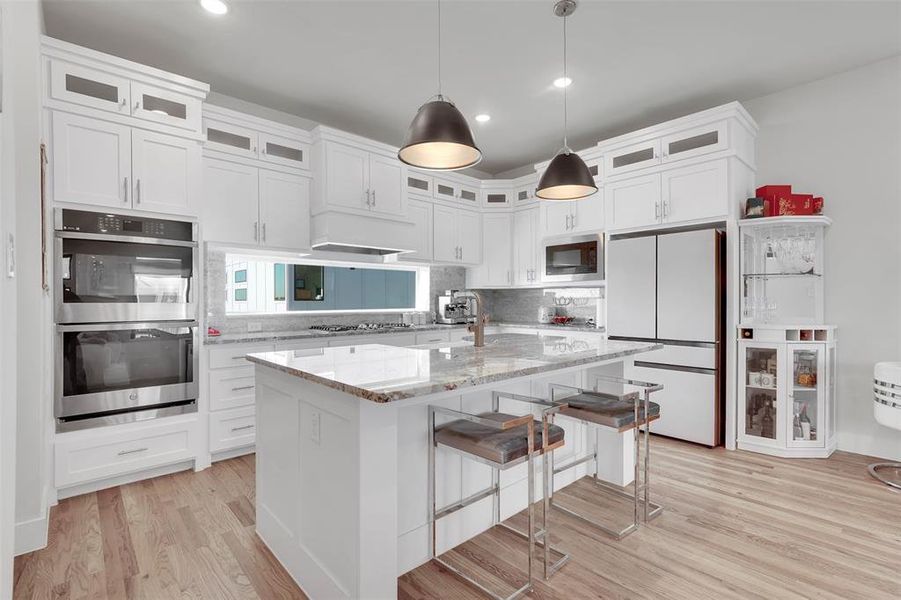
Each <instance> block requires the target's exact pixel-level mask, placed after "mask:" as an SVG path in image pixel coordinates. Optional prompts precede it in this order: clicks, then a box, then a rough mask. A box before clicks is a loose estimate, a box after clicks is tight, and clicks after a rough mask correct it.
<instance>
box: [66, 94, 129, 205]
mask: <svg viewBox="0 0 901 600" xmlns="http://www.w3.org/2000/svg"><path fill="white" fill-rule="evenodd" d="M51 128H52V139H51V163H50V168H51V172H52V180H53V200H54V201H55V202H77V203H79V204H91V205H95V206H108V207H117V208H123V207H124V208H128V207H130V206H131V128H129V127H127V126H125V125H118V124H116V123H108V122H106V121H98V120H97V119H90V118H87V117H82V116H79V115H72V114H68V113H61V112H54V113H53V118H52V125H51Z"/></svg>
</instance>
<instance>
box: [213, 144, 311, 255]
mask: <svg viewBox="0 0 901 600" xmlns="http://www.w3.org/2000/svg"><path fill="white" fill-rule="evenodd" d="M203 173H204V181H203V189H204V211H203V239H205V240H207V241H211V242H222V243H228V244H235V245H242V246H260V247H264V248H273V249H278V250H290V251H295V252H306V251H309V249H310V179H309V178H308V177H303V176H301V175H294V174H291V173H285V172H282V171H273V170H270V169H258V168H256V167H253V166H250V165H244V164H240V163H236V162H232V161H230V160H220V159H217V158H211V157H206V158H204V159H203Z"/></svg>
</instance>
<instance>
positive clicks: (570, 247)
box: [541, 234, 604, 283]
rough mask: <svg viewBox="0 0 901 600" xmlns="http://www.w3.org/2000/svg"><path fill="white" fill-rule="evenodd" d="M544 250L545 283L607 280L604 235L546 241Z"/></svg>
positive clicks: (543, 245)
mask: <svg viewBox="0 0 901 600" xmlns="http://www.w3.org/2000/svg"><path fill="white" fill-rule="evenodd" d="M541 250H542V251H541V281H542V282H544V283H566V282H576V281H601V280H603V279H604V236H603V234H600V235H599V234H589V235H578V236H565V237H555V238H545V239H544V240H543V241H542V248H541Z"/></svg>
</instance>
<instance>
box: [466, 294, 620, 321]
mask: <svg viewBox="0 0 901 600" xmlns="http://www.w3.org/2000/svg"><path fill="white" fill-rule="evenodd" d="M482 294H483V296H484V298H485V304H486V305H487V307H486V309H487V311H488V313H489V315H490V316H491V320H492V321H496V322H507V323H537V322H539V309H540V308H541V307H550V308H553V309H554V310H555V311H556V314H558V315H563V316H570V317H573V318H574V319H575V320H576V322H577V323H584V322H585V321H587V320H588V319H594V320H595V323H597V324H598V325H599V326H600V327H603V326H604V321H603V318H604V313H605V311H604V288H543V289H520V290H483V291H482Z"/></svg>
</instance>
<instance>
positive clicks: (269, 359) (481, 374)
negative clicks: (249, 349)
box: [248, 332, 662, 402]
mask: <svg viewBox="0 0 901 600" xmlns="http://www.w3.org/2000/svg"><path fill="white" fill-rule="evenodd" d="M661 347H662V346H660V345H659V344H653V343H647V342H625V341H611V340H607V339H605V338H604V337H602V336H597V339H587V340H586V339H585V336H573V335H571V334H567V333H566V332H561V334H560V335H546V336H534V335H528V334H519V333H501V334H496V335H487V336H485V346H484V347H483V348H476V347H474V346H472V344H471V343H467V342H456V343H454V342H451V343H446V344H433V345H431V346H420V347H415V348H401V347H395V346H384V345H381V344H362V345H357V346H344V347H336V348H335V347H333V348H316V349H311V350H294V351H283V352H262V353H258V354H250V355H248V360H250V361H251V362H254V363H257V364H260V365H263V366H267V367H271V368H273V369H276V370H279V371H282V372H284V373H287V374H289V375H293V376H295V377H299V378H301V379H306V380H308V381H313V382H316V383H319V384H322V385H325V386H328V387H331V388H334V389H336V390H339V391H341V392H345V393H347V394H351V395H353V396H357V397H359V398H362V399H364V400H370V401H372V402H394V401H397V400H405V399H407V398H414V397H417V396H427V395H429V394H436V393H440V392H445V391H449V390H455V389H459V388H465V387H474V386H478V385H482V384H486V383H493V382H496V381H504V380H506V379H513V378H516V377H525V376H528V375H534V374H538V373H546V372H548V371H554V370H558V369H565V368H568V367H577V366H579V365H590V364H591V363H598V362H603V361H607V360H612V359H616V358H621V357H625V356H630V355H633V354H639V353H643V352H650V351H651V350H657V349H659V348H661Z"/></svg>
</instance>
